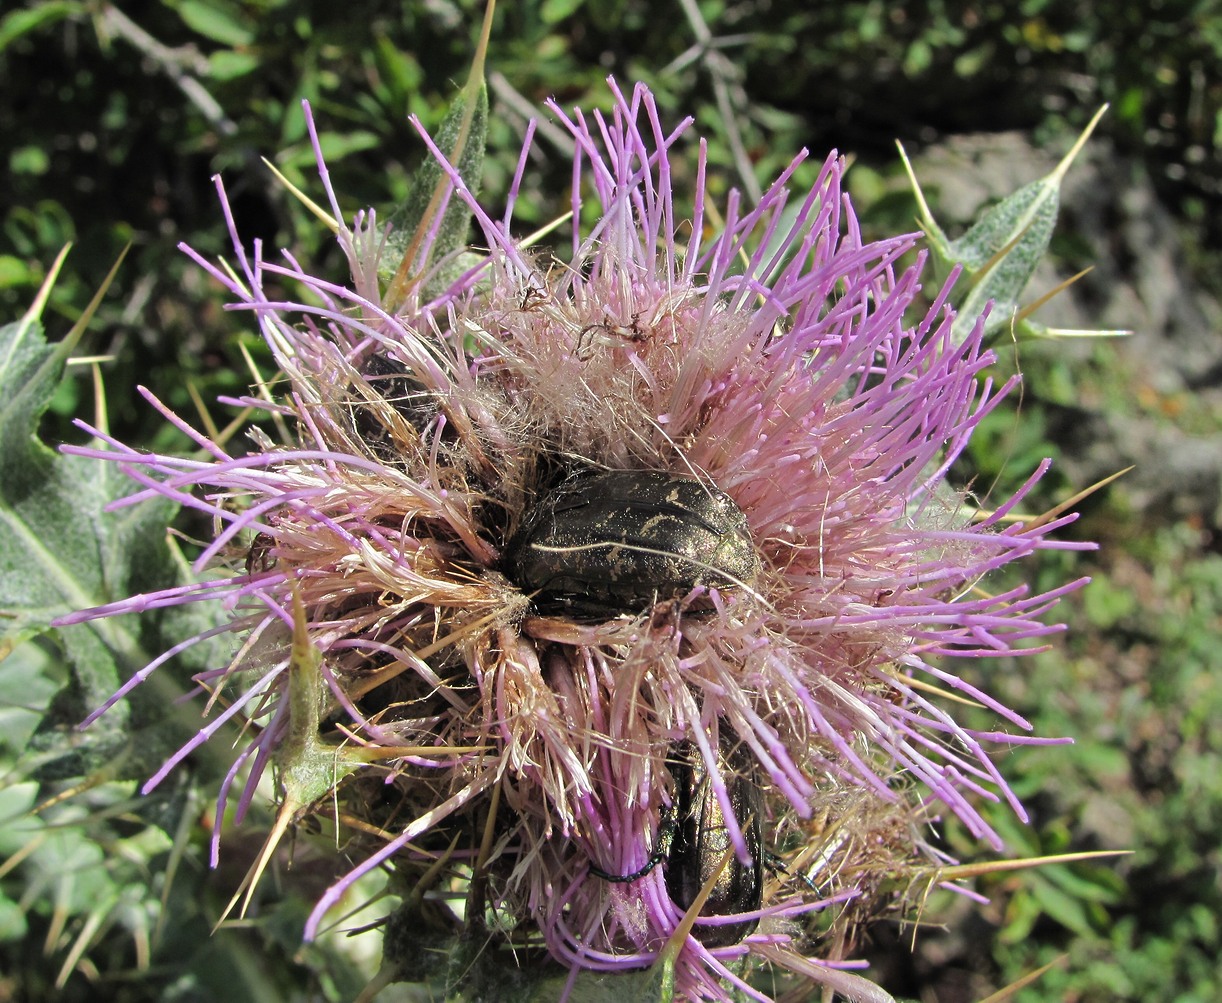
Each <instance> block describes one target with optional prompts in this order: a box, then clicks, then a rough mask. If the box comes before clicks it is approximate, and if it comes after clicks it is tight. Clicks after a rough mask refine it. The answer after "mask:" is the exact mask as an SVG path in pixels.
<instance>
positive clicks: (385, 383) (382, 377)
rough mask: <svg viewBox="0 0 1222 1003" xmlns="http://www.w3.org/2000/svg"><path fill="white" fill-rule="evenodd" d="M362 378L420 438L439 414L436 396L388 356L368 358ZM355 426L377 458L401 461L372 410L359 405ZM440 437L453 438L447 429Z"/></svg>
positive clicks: (382, 420) (378, 418) (388, 434)
mask: <svg viewBox="0 0 1222 1003" xmlns="http://www.w3.org/2000/svg"><path fill="white" fill-rule="evenodd" d="M362 375H363V376H364V377H365V380H366V382H367V383H368V384H369V385H370V386H371V387H372V388H373V389H374V390H376V391H377V392H378V393H379V394H380V395H381V396H382V398H383V399H384V400H385V401H386V402H387V403H388V404H390V405H391V406H392V407H393V408H394V409H395V410H396V411H398V412H399V414H400V415H401V416H402V417H403V418H404V420H405V421H406V422H407V423H408V424H409V425H411V427H412V428H413V429H415V430H416V432H417V433H418V434H420V435H423V434H424V432H425V430H426V429H427V428H428V427H429V426H430V425H431V424H432V423H433V422H435V421H436V420H437V416H438V414H440V413H441V406H440V404H439V402H438V399H437V395H436V394H434V393H431V392H429V391H428V390H426V389H425V388H424V385H423V384H422V383H420V382H419V381H417V380H416V378H415V377H414V376H412V374H411V370H409V369H408V368H407V367H406V366H405V365H403V364H402V363H401V362H399V361H398V360H397V359H393V358H391V357H390V356H389V355H381V354H377V355H371V356H370V357H369V359H368V360H367V361H366V362H365V366H364V370H363V372H362ZM355 423H356V430H357V432H358V434H359V435H360V436H361V438H362V439H364V441H365V442H366V444H367V445H369V446H370V448H371V449H372V450H373V451H374V452H375V453H376V454H377V455H378V456H380V457H381V458H382V459H385V460H396V459H399V458H400V457H399V456H398V450H397V448H396V447H395V445H394V442H393V438H392V435H391V431H390V429H388V428H387V427H386V424H385V420H384V419H383V418H381V417H379V416H378V414H377V412H376V411H375V410H374V408H373V407H371V406H370V405H369V404H366V403H361V404H360V405H359V406H358V407H357V408H356V415H355ZM442 438H443V440H444V439H453V434H452V433H451V430H450V429H449V428H448V427H447V428H446V429H445V432H443V434H442Z"/></svg>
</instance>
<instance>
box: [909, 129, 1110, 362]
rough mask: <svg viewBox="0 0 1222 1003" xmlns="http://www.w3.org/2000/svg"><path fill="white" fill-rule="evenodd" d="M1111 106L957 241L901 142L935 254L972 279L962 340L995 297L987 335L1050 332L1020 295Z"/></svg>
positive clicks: (962, 314)
mask: <svg viewBox="0 0 1222 1003" xmlns="http://www.w3.org/2000/svg"><path fill="white" fill-rule="evenodd" d="M1106 110H1107V105H1104V106H1103V107H1102V108H1100V109H1099V111H1098V112H1097V113H1096V114H1095V116H1094V118H1092V119H1091V121H1090V124H1089V125H1087V127H1086V128H1085V129H1084V130H1083V132H1082V134H1081V135H1080V136H1079V137H1078V139H1077V141H1076V142H1075V143H1074V145H1073V147H1072V148H1071V149H1070V151H1069V152H1068V153H1067V154H1065V156H1064V157H1063V158H1062V159H1061V162H1060V163H1059V164H1057V166H1056V167H1055V168H1054V169H1053V170H1052V171H1051V172H1050V173H1049V174H1048V175H1047V176H1046V177H1043V178H1040V179H1039V180H1038V181H1033V182H1031V183H1030V184H1027V185H1024V186H1023V187H1022V188H1020V189H1019V190H1018V191H1016V192H1014V193H1013V194H1012V195H1009V196H1008V197H1006V198H1004V199H1002V200H1001V201H1000V202H999V203H997V205H995V206H993V207H992V208H990V209H989V210H988V211H987V212H985V213H984V215H982V216H981V217H980V219H978V220H977V221H976V222H975V223H974V224H973V225H972V227H971V228H970V229H969V230H968V231H967V232H966V233H965V234H964V235H963V236H962V237H960V238H959V239H957V240H949V239H947V237H946V234H945V232H944V231H943V230H942V229H941V227H939V226H938V224H937V223H936V222H935V221H934V218H933V214H932V212H930V209H929V205H928V204H927V203H926V201H925V197H924V195H923V193H922V192H921V189H920V185H919V184H918V182H917V180H916V175H915V173H914V172H913V169H912V165H911V163H910V162H909V161H908V158H907V156H906V155H905V153H904V150H903V147H900V156H901V158H902V159H903V161H904V166H905V169H906V170H907V171H908V176H909V180H910V181H911V183H912V187H913V191H914V192H915V194H916V198H917V204H918V207H919V210H920V222H921V225H922V227H923V228H924V230H925V233H926V236H927V237H928V239H929V244H930V248H931V250H932V251H933V253H934V257H935V259H936V260H937V261H938V262H939V263H940V264H941V265H942V266H943V268H944V269H945V270H946V271H949V270H950V269H951V268H954V267H956V266H957V267H960V268H962V269H963V271H964V273H965V274H966V276H967V278H968V280H969V284H970V285H969V290H968V293H967V296H966V297H964V298H963V299H961V300H960V302H959V314H958V316H957V318H956V320H955V335H956V337H957V338H958V339H959V340H962V339H963V338H966V337H967V336H968V335H969V334H970V333H971V330H972V328H973V327H974V326H975V324H976V319H977V318H978V317H979V316H980V314H981V313H982V312H983V311H984V308H985V306H986V305H987V304H988V303H990V302H992V304H993V308H992V312H991V313H990V315H989V319H988V321H987V323H986V326H985V333H986V335H990V334H997V333H998V332H1000V331H1002V330H1008V329H1010V328H1011V327H1013V328H1015V330H1016V332H1017V333H1019V334H1023V335H1026V336H1030V337H1034V336H1038V335H1040V334H1044V336H1047V334H1046V331H1047V329H1046V328H1038V327H1037V326H1036V325H1035V323H1034V322H1033V321H1030V320H1028V319H1027V313H1029V311H1027V312H1023V308H1022V306H1021V304H1020V302H1019V297H1020V296H1021V295H1022V291H1023V289H1024V288H1026V286H1027V283H1028V282H1029V281H1030V280H1031V276H1032V275H1033V274H1035V269H1036V267H1037V266H1038V265H1039V263H1040V261H1041V260H1043V258H1044V257H1045V255H1046V254H1047V251H1048V245H1049V242H1050V241H1051V239H1052V232H1053V229H1054V228H1055V227H1056V221H1057V214H1058V211H1059V208H1060V197H1061V182H1062V181H1063V179H1064V177H1065V174H1066V172H1067V171H1068V170H1069V166H1070V164H1072V162H1073V160H1074V158H1075V157H1076V156H1077V155H1078V153H1079V151H1080V150H1081V149H1082V147H1083V145H1084V144H1085V143H1086V140H1087V139H1088V138H1089V137H1090V134H1091V132H1092V131H1093V130H1094V128H1095V125H1096V124H1097V123H1098V121H1099V119H1100V118H1101V117H1102V115H1103V113H1104V112H1105V111H1106Z"/></svg>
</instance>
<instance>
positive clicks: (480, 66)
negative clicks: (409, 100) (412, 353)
mask: <svg viewBox="0 0 1222 1003" xmlns="http://www.w3.org/2000/svg"><path fill="white" fill-rule="evenodd" d="M495 6H496V5H495V3H489V4H488V7H487V9H486V12H485V15H484V25H483V31H482V33H481V35H480V43H479V47H478V49H477V50H476V53H475V58H474V59H473V60H472V63H471V72H470V73H469V74H468V77H467V83H466V85H465V86H464V87H463V89H462V91H461V92H460V93H459V94H458V96H457V97H456V98H455V99H454V102H453V103H452V104H451V105H450V109H449V111H448V112H446V117H445V119H444V120H443V121H442V123H441V128H440V130H439V131H438V133H437V147H438V149H441V150H444V151H445V152H446V154H447V156H448V157H449V159H450V163H451V164H453V165H454V167H455V168H456V169H457V171H458V174H459V176H460V177H461V178H462V179H463V181H464V182H465V183H466V185H467V187H468V188H469V189H470V190H471V193H472V194H473V195H478V194H479V188H480V177H481V174H482V172H483V166H484V146H485V141H486V138H487V132H488V85H487V82H486V81H485V80H484V57H485V55H486V53H487V50H488V39H489V35H490V32H491V30H492V15H493V12H494V10H495ZM451 187H452V186H451V183H450V180H449V178H448V177H447V176H446V174H445V172H444V171H443V170H442V168H441V165H440V164H438V163H437V161H436V160H434V159H433V158H432V157H426V158H425V159H424V161H423V163H421V165H420V166H419V167H418V168H417V169H416V173H415V174H414V175H413V177H412V182H411V186H410V187H409V189H408V193H407V197H406V198H405V199H404V200H403V202H402V203H401V204H400V205H399V206H398V207H397V208H396V209H395V210H394V211H393V212H392V213H391V214H390V219H389V223H390V233H389V234H388V236H387V238H386V247H385V250H384V251H383V253H382V262H381V265H380V267H379V269H378V271H379V277H380V278H381V279H382V281H383V282H385V283H387V289H386V297H385V299H386V304H387V306H388V307H389V308H390V309H391V310H393V309H395V307H396V306H397V305H398V304H400V303H402V302H403V301H404V299H405V298H406V296H407V292H408V290H409V289H410V288H411V286H412V284H413V283H414V282H416V281H417V279H418V276H420V275H422V274H424V273H425V272H427V270H428V267H429V264H430V263H433V264H436V263H437V262H439V261H441V260H442V259H444V258H445V257H447V256H448V255H451V254H453V253H455V252H458V251H460V250H461V249H463V248H465V247H466V245H467V232H468V229H469V228H470V224H471V212H470V210H469V209H468V208H467V206H466V204H465V203H463V202H462V201H461V200H460V199H456V198H451V199H450V200H449V202H448V203H447V204H446V208H445V212H444V213H443V214H442V216H441V219H440V222H438V220H437V213H438V212H439V211H440V208H441V204H442V200H443V199H444V198H445V196H446V194H447V193H448V192H450V190H451ZM434 229H436V235H435V236H434V237H433V239H432V240H431V242H430V240H429V233H430V231H432V230H434ZM449 281H451V277H450V276H449V275H448V273H447V274H442V275H438V276H436V277H435V278H434V279H433V280H432V283H433V284H434V285H447V284H448V283H449ZM426 295H427V290H426Z"/></svg>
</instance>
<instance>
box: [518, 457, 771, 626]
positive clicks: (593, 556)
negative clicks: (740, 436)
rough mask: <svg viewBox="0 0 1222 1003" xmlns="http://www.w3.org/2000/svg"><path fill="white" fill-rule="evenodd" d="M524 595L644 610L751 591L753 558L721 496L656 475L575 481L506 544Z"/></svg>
mask: <svg viewBox="0 0 1222 1003" xmlns="http://www.w3.org/2000/svg"><path fill="white" fill-rule="evenodd" d="M505 570H506V573H507V575H508V577H509V578H510V580H511V581H513V582H515V583H516V584H517V585H518V586H519V587H520V588H522V589H524V590H526V591H538V592H540V593H542V594H543V595H544V596H547V597H549V598H552V599H559V600H561V601H564V602H568V603H570V604H575V605H578V606H596V607H600V608H603V609H617V608H619V609H623V608H625V607H629V608H631V609H634V610H635V609H641V608H644V607H645V606H648V605H649V604H650V603H651V602H654V601H655V600H657V599H669V598H672V597H673V596H676V595H681V594H683V593H685V592H688V591H690V590H691V589H693V588H694V587H696V586H697V585H710V586H714V587H717V588H727V587H734V586H746V587H748V588H749V587H751V586H752V585H753V584H754V583H755V579H756V577H757V576H758V575H759V570H760V564H759V557H758V556H757V554H756V552H755V547H754V546H753V545H752V542H751V534H750V529H749V527H748V525H747V518H746V516H744V515H743V513H742V510H741V509H740V508H739V507H738V506H737V505H736V504H735V503H734V500H733V499H732V498H731V497H730V496H729V495H727V494H726V493H725V492H723V491H719V490H718V489H717V488H715V487H712V486H710V485H708V484H705V483H704V482H702V481H698V480H695V479H693V478H689V477H676V476H674V475H673V474H668V473H662V472H660V471H653V470H612V471H605V472H601V473H595V474H584V475H579V476H577V477H574V478H571V479H570V480H568V481H566V482H565V483H563V484H561V485H560V486H559V487H558V488H556V489H555V490H554V491H553V492H552V493H551V494H549V495H547V496H546V497H545V498H543V499H542V501H541V502H540V503H539V505H538V506H537V507H536V509H535V511H534V512H533V513H532V514H531V516H530V517H529V518H528V519H527V521H526V522H525V523H524V524H523V526H522V527H521V529H520V530H519V531H518V532H517V533H516V534H515V535H514V537H513V539H511V540H510V541H509V545H508V547H507V548H506V562H505Z"/></svg>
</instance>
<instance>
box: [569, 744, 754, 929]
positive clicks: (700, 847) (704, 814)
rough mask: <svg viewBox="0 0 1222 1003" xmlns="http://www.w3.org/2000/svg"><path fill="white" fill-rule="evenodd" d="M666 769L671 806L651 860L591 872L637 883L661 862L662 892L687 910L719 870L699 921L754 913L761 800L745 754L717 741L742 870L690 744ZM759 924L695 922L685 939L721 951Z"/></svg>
mask: <svg viewBox="0 0 1222 1003" xmlns="http://www.w3.org/2000/svg"><path fill="white" fill-rule="evenodd" d="M666 763H667V766H668V767H669V768H670V775H671V778H672V780H673V781H674V795H673V797H674V800H673V802H672V803H671V806H670V808H669V809H667V810H665V811H664V814H663V819H662V822H661V824H660V825H659V827H658V843H657V848H656V849H655V851H654V853H653V855H652V856H651V857H650V858H649V860H647V861H646V862H645V866H644V867H642V868H640V869H639V870H637V871H634V872H633V873H632V874H609V873H607V872H606V871H604V870H602V869H601V868H598V867H595V866H593V865H591V866H590V873H591V874H593V875H594V876H596V877H600V878H602V879H604V880H606V881H613V882H630V881H636V880H638V879H639V878H643V877H644V876H645V875H646V874H648V873H649V872H650V871H652V870H653V869H654V867H656V866H657V865H658V864H659V863H660V864H662V865H663V869H664V871H665V874H666V891H667V894H668V895H670V898H671V901H672V902H674V903H675V905H677V906H678V907H679V908H680V909H682V910H684V911H685V912H686V911H687V910H688V909H690V908H691V906H692V903H693V902H695V901H696V896H697V895H699V894H700V890H701V889H702V888H703V887H704V885H705V882H707V881H708V880H709V879H710V878H711V877H713V875H714V874H715V873H718V868H721V870H720V873H718V876H717V881H716V884H714V886H713V890H712V892H711V893H710V894H709V897H708V898H707V899H706V900H705V903H704V907H703V908H702V909H701V910H700V915H701V916H730V915H734V914H735V913H744V912H754V911H755V910H757V909H759V907H760V903H761V902H762V901H763V891H764V849H763V814H764V799H763V795H762V794H761V792H760V789H759V785H758V784H757V783H756V782H755V779H754V768H753V761H752V759H751V755H750V753H749V752H747V751H746V750H745V749H743V748H742V747H741V746H736V745H735V744H734V743H733V742H732V741H730V740H729V738H728V736H723V738H722V743H721V749H720V752H719V755H718V763H717V768H718V771H719V772H720V773H721V775H722V777H723V778H724V779H725V784H726V794H727V795H728V797H729V800H730V805H731V807H732V808H733V810H734V818H735V820H736V821H737V822H738V825H739V827H740V829H741V830H742V834H743V839H744V840H746V843H747V851H748V852H749V853H750V854H751V863H750V864H744V863H743V862H742V861H741V860H739V859H738V857H737V855H736V854H735V853H734V852H733V849H732V847H733V842H732V840H731V838H730V830H729V827H728V826H727V825H726V817H725V812H724V810H723V809H722V806H721V802H720V801H719V800H718V799H717V794H716V792H714V790H713V785H712V783H710V781H709V778H708V773H707V771H706V770H705V766H704V758H703V757H702V756H701V753H700V750H699V749H698V748H697V747H696V746H695V745H694V744H693V743H691V742H679V743H677V744H676V745H675V746H674V747H673V748H672V749H671V751H670V754H669V755H668V756H667V759H666ZM727 851H729V853H730V856H729V859H728V860H726V859H725V858H726V853H727ZM723 861H724V865H725V866H724V867H723V866H722V864H723ZM758 922H759V921H758V920H757V919H755V918H751V919H746V920H743V921H742V922H740V923H721V924H718V925H716V926H702V925H700V924H697V925H696V926H694V927H692V936H693V937H695V938H696V939H697V940H698V941H700V943H702V944H704V945H705V947H727V946H729V945H730V944H737V943H738V942H739V941H740V940H742V939H743V938H744V937H746V936H749V935H750V934H751V933H752V932H753V931H754V930H755V927H756V926H757V924H758Z"/></svg>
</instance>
